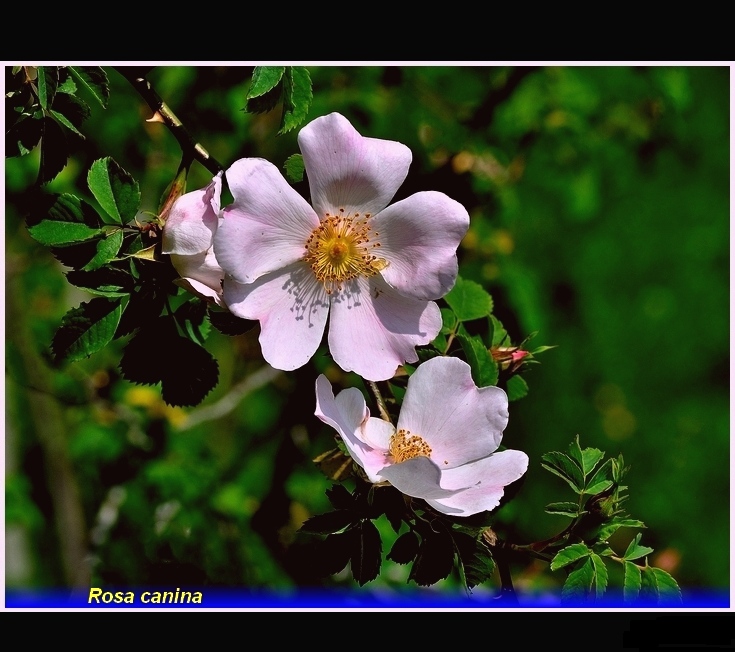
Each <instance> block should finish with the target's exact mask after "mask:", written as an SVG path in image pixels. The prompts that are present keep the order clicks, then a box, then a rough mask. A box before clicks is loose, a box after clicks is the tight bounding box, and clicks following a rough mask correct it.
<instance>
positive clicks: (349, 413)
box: [314, 374, 385, 482]
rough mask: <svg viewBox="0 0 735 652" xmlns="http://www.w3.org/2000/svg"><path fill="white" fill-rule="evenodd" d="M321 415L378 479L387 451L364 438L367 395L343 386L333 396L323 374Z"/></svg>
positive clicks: (372, 478)
mask: <svg viewBox="0 0 735 652" xmlns="http://www.w3.org/2000/svg"><path fill="white" fill-rule="evenodd" d="M314 414H316V416H317V417H319V419H321V420H322V421H323V422H324V423H326V424H328V425H330V426H331V427H332V428H334V429H335V430H336V431H337V432H338V433H339V434H340V436H341V437H342V441H344V443H345V446H346V447H347V450H348V451H349V452H350V456H351V457H352V459H353V460H355V461H356V462H357V463H358V464H359V465H360V466H361V467H362V468H363V470H364V471H365V473H366V475H367V476H368V479H369V480H370V481H371V482H379V481H380V478H379V477H378V476H377V471H379V470H380V469H381V468H383V467H384V466H385V452H384V451H380V450H375V449H374V448H372V447H371V446H370V445H369V444H367V443H366V442H365V441H363V440H362V439H361V436H362V425H363V423H364V422H365V421H367V419H368V418H369V414H370V413H369V412H368V409H367V406H366V405H365V398H364V397H363V395H362V393H361V392H360V390H359V389H356V388H354V387H351V388H349V389H345V390H342V391H341V392H340V393H339V394H338V395H337V398H336V399H335V398H334V393H333V391H332V386H331V384H330V383H329V381H328V380H327V378H326V376H324V375H323V374H322V375H320V376H319V378H317V380H316V412H314Z"/></svg>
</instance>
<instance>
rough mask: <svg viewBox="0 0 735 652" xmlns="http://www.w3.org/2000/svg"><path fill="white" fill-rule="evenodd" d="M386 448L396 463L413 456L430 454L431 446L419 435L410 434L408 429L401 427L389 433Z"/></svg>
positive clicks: (427, 455) (410, 458)
mask: <svg viewBox="0 0 735 652" xmlns="http://www.w3.org/2000/svg"><path fill="white" fill-rule="evenodd" d="M388 450H389V451H390V454H391V455H392V456H393V461H394V462H395V463H396V464H399V463H400V462H405V461H406V460H412V459H413V458H414V457H421V456H422V455H423V456H424V457H429V456H430V455H431V446H429V444H427V443H426V442H425V441H424V440H423V438H421V437H420V436H419V435H412V434H411V431H410V430H403V429H401V430H399V431H398V432H396V433H394V434H393V435H391V438H390V444H389V445H388Z"/></svg>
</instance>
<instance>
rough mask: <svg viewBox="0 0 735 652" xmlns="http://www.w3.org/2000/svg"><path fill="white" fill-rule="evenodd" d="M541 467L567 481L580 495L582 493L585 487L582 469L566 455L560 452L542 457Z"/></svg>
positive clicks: (553, 452)
mask: <svg viewBox="0 0 735 652" xmlns="http://www.w3.org/2000/svg"><path fill="white" fill-rule="evenodd" d="M541 466H542V467H543V468H545V469H546V470H547V471H551V473H553V474H554V475H558V476H559V477H560V478H562V479H563V480H565V481H566V482H567V484H569V486H570V487H571V488H572V489H574V491H576V492H577V493H578V494H581V493H582V487H583V486H584V480H583V479H582V469H580V468H579V466H577V464H576V463H575V462H574V460H572V458H571V457H569V456H568V455H566V454H565V453H560V452H558V451H552V452H550V453H545V454H544V455H542V456H541Z"/></svg>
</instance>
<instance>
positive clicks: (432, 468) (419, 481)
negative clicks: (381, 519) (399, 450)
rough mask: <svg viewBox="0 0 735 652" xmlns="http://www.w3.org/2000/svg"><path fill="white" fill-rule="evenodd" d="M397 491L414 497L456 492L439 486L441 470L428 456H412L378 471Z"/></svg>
mask: <svg viewBox="0 0 735 652" xmlns="http://www.w3.org/2000/svg"><path fill="white" fill-rule="evenodd" d="M379 475H380V476H381V477H382V478H384V479H385V480H388V482H390V483H391V484H392V485H393V486H394V487H395V488H396V489H398V491H400V492H401V493H403V494H406V495H407V496H413V497H414V498H424V499H429V498H445V497H447V496H451V495H452V494H454V493H456V492H455V491H453V490H448V489H443V488H442V487H441V486H439V481H440V479H441V471H440V470H439V468H438V467H437V466H436V464H434V463H433V462H432V461H431V460H430V459H429V458H428V457H414V458H413V459H410V460H406V461H405V462H401V463H400V464H391V465H390V466H386V467H385V468H383V469H381V470H380V471H379Z"/></svg>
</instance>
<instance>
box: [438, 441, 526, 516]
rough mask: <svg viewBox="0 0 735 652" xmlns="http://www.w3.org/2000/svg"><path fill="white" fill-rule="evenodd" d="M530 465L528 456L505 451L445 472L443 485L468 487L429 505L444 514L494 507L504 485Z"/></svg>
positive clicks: (518, 476)
mask: <svg viewBox="0 0 735 652" xmlns="http://www.w3.org/2000/svg"><path fill="white" fill-rule="evenodd" d="M527 468H528V455H526V454H525V453H522V452H521V451H515V450H505V451H501V452H499V453H493V454H492V455H490V456H488V457H485V458H483V459H481V460H477V461H476V462H471V463H470V464H465V465H464V466H458V467H456V468H454V469H449V470H448V471H443V472H442V477H441V486H442V487H444V488H446V489H459V488H461V487H462V486H465V487H469V488H468V489H465V490H464V491H460V492H458V493H455V494H454V495H451V496H448V497H446V498H444V497H439V498H436V499H430V500H429V501H428V502H429V504H430V505H431V506H432V507H434V508H435V509H436V510H438V511H440V512H442V513H443V514H454V515H455V516H470V515H472V514H477V513H478V512H484V511H490V510H492V509H495V508H496V507H497V506H498V503H499V502H500V499H501V498H502V497H503V493H504V492H505V487H506V486H507V485H509V484H510V483H511V482H515V481H516V480H518V479H519V478H520V477H521V476H522V475H523V474H524V473H525V472H526V469H527Z"/></svg>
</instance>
